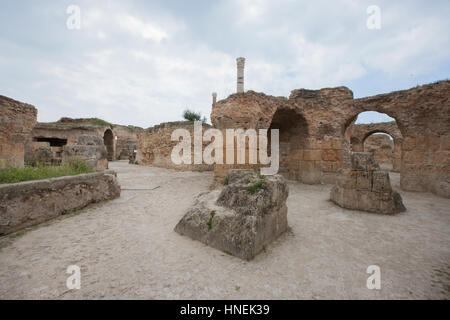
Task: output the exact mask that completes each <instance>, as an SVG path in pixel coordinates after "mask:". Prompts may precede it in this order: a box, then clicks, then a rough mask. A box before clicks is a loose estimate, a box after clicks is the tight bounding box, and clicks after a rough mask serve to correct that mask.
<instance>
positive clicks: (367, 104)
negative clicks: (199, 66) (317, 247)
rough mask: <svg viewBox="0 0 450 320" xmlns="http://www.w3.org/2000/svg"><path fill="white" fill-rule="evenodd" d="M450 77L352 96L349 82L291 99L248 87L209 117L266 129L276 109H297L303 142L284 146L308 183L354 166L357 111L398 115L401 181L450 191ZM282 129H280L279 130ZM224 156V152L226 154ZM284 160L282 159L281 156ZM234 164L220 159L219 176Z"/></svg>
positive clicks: (224, 124)
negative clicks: (349, 132)
mask: <svg viewBox="0 0 450 320" xmlns="http://www.w3.org/2000/svg"><path fill="white" fill-rule="evenodd" d="M449 97H450V81H442V82H438V83H433V84H428V85H424V86H419V87H416V88H412V89H409V90H403V91H397V92H392V93H388V94H381V95H377V96H373V97H368V98H362V99H353V93H352V92H351V91H350V90H349V89H348V88H345V87H338V88H326V89H321V90H305V89H300V90H294V91H292V93H291V95H290V97H289V99H286V98H279V97H272V96H268V95H265V94H262V93H256V92H253V91H248V92H245V93H239V94H233V95H231V96H229V97H228V98H227V99H224V100H221V101H218V102H217V103H216V104H215V105H214V107H213V110H212V113H211V120H212V122H213V125H214V126H215V127H217V128H219V129H222V130H225V129H226V128H243V129H246V128H254V129H259V128H261V129H267V128H269V127H270V125H271V122H272V119H273V117H274V115H275V113H276V112H277V111H278V110H290V109H291V110H293V111H294V112H295V113H296V114H298V115H299V117H301V119H304V121H305V123H306V125H305V126H304V127H305V128H306V129H305V130H304V132H306V134H305V133H303V134H304V135H305V137H304V139H303V141H304V142H303V147H302V148H297V149H296V150H297V151H296V152H295V153H294V152H286V154H285V155H283V154H281V157H283V156H284V157H287V161H288V162H289V161H290V163H291V164H290V166H291V168H292V170H293V172H295V171H297V173H295V174H292V175H289V178H291V179H296V180H299V181H302V182H305V183H333V182H334V181H335V179H336V174H337V171H338V170H339V169H340V168H349V167H350V164H351V163H350V151H351V147H350V141H348V140H347V139H346V136H345V132H346V129H347V128H348V127H349V126H350V125H351V124H352V123H354V121H355V120H356V118H357V116H358V114H359V113H361V112H364V111H377V112H381V113H386V114H387V115H389V116H390V117H392V118H394V119H395V120H396V124H397V126H398V129H399V130H400V133H401V136H402V138H403V140H402V151H400V153H401V164H400V167H401V187H402V189H404V190H410V191H431V192H433V193H436V194H438V195H441V196H445V197H450V171H449V166H450V163H449V161H450V160H449V159H450V154H449V153H450V121H449V119H450V99H449ZM280 135H281V132H280ZM224 157H225V155H224ZM280 160H281V161H282V160H283V159H280ZM232 167H233V166H224V165H216V166H215V167H214V173H215V178H216V179H217V180H221V179H223V178H224V177H225V175H226V170H227V169H230V168H232Z"/></svg>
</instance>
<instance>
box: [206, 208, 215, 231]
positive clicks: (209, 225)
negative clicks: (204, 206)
mask: <svg viewBox="0 0 450 320" xmlns="http://www.w3.org/2000/svg"><path fill="white" fill-rule="evenodd" d="M215 215H216V211H214V210H213V211H211V213H210V217H209V221H208V223H207V225H208V230H211V229H212V220H213V218H214V216H215Z"/></svg>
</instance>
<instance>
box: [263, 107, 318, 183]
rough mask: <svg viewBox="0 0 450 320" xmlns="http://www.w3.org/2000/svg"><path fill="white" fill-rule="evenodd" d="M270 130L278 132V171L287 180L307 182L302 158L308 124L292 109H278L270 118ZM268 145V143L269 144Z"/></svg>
mask: <svg viewBox="0 0 450 320" xmlns="http://www.w3.org/2000/svg"><path fill="white" fill-rule="evenodd" d="M270 129H278V130H280V169H279V173H280V174H281V175H283V176H284V177H285V178H287V179H291V180H298V181H302V182H308V181H309V180H308V179H309V174H310V171H311V170H310V169H313V167H312V168H311V167H310V166H309V164H308V163H307V162H308V161H307V160H305V158H304V149H305V143H306V138H307V137H308V124H307V122H306V120H305V118H304V117H303V116H302V115H301V114H299V113H298V112H297V111H295V110H294V109H288V108H281V109H278V110H277V111H276V112H275V114H274V115H273V117H272V122H271V125H270V127H269V132H270ZM269 145H270V143H269Z"/></svg>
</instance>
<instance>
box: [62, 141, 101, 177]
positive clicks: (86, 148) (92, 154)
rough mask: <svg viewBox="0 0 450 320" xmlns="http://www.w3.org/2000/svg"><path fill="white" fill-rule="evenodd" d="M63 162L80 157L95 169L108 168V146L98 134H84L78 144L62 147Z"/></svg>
mask: <svg viewBox="0 0 450 320" xmlns="http://www.w3.org/2000/svg"><path fill="white" fill-rule="evenodd" d="M62 150H63V151H62V163H63V164H64V163H70V161H71V159H73V158H78V159H81V160H83V161H84V162H86V163H87V164H88V165H90V166H91V167H92V168H93V169H94V170H95V171H104V170H106V169H108V159H107V151H106V146H105V145H104V144H103V141H102V139H100V138H99V137H97V136H90V135H82V136H79V137H78V143H77V144H76V145H67V146H64V147H63V149H62Z"/></svg>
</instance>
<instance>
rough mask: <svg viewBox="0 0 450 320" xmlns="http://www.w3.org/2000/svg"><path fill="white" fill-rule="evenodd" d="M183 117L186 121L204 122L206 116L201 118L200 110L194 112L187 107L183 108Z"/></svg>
mask: <svg viewBox="0 0 450 320" xmlns="http://www.w3.org/2000/svg"><path fill="white" fill-rule="evenodd" d="M183 118H184V119H186V120H188V121H201V122H203V123H205V122H206V117H203V118H202V115H201V113H200V112H195V111H192V110H189V109H186V110H184V112H183Z"/></svg>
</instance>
